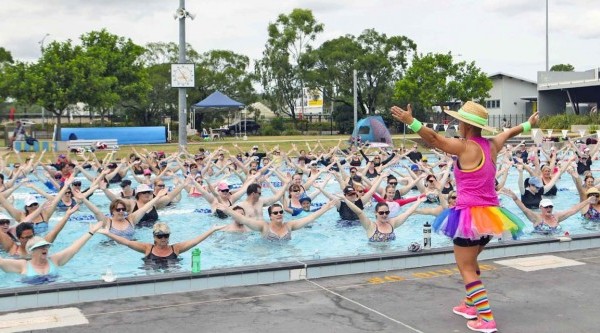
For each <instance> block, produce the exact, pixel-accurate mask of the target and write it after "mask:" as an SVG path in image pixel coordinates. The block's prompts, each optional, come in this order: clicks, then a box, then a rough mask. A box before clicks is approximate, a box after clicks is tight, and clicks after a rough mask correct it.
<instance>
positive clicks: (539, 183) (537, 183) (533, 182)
mask: <svg viewBox="0 0 600 333" xmlns="http://www.w3.org/2000/svg"><path fill="white" fill-rule="evenodd" d="M529 185H533V186H535V187H544V184H543V183H542V180H541V179H539V178H538V177H531V178H529Z"/></svg>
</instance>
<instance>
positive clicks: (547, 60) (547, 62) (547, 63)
mask: <svg viewBox="0 0 600 333" xmlns="http://www.w3.org/2000/svg"><path fill="white" fill-rule="evenodd" d="M548 66H549V57H548V0H546V72H548V71H549V67H548Z"/></svg>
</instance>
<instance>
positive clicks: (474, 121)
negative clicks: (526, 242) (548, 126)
mask: <svg viewBox="0 0 600 333" xmlns="http://www.w3.org/2000/svg"><path fill="white" fill-rule="evenodd" d="M391 112H392V115H393V117H394V118H395V119H396V120H399V121H401V122H403V123H404V124H407V125H408V127H409V128H410V129H411V130H412V131H413V132H415V133H418V134H419V135H420V136H421V137H422V138H423V139H424V140H425V142H427V143H428V144H429V145H431V146H433V147H435V148H438V149H440V150H442V151H444V152H446V153H449V154H452V155H456V156H457V159H456V161H455V162H454V163H455V165H454V176H455V179H456V186H457V189H456V190H457V193H458V199H457V202H456V206H454V207H453V208H449V209H446V210H445V211H444V212H442V213H441V214H440V215H439V216H438V217H437V218H436V220H435V221H434V223H433V225H432V227H433V229H434V231H436V232H440V233H443V234H444V235H446V236H448V237H450V238H452V240H453V243H454V257H455V259H456V265H457V266H458V269H459V271H460V274H461V275H462V278H463V282H464V284H465V289H466V293H467V295H466V297H465V298H464V300H463V301H462V302H461V304H460V305H458V306H455V307H454V308H453V309H452V310H453V312H454V313H456V314H458V315H460V316H463V317H465V318H466V319H474V320H469V321H468V322H467V327H468V328H469V329H471V330H473V331H476V332H484V333H491V332H496V331H497V328H496V321H495V320H494V315H493V313H492V309H491V307H490V304H489V301H488V296H487V291H486V288H485V286H484V285H483V282H481V280H480V277H479V275H480V270H479V263H478V262H477V257H478V256H479V253H481V251H483V249H484V247H485V245H486V244H487V243H489V241H490V240H491V238H492V237H493V236H498V237H500V236H502V233H503V232H504V231H510V232H511V233H512V235H513V237H515V238H516V237H517V236H518V235H519V234H520V233H521V232H522V230H523V227H524V223H523V222H522V221H521V220H520V219H519V218H518V217H516V216H515V215H513V214H512V213H510V212H509V211H508V210H506V209H504V208H502V207H499V201H498V195H497V193H496V190H495V187H494V180H495V175H496V156H497V154H498V152H499V151H500V150H501V149H502V147H503V146H504V143H505V142H506V140H508V139H509V138H511V137H513V136H516V135H518V134H519V133H521V132H527V131H529V130H531V126H532V125H535V124H537V122H538V119H539V117H538V114H537V112H536V113H534V114H533V115H531V117H529V120H528V121H527V122H524V123H522V124H520V125H518V126H515V127H512V128H510V129H508V130H506V131H505V132H503V133H500V134H498V135H496V136H495V137H493V138H490V139H486V138H484V137H482V136H481V131H482V130H486V131H490V132H495V129H494V128H491V127H488V126H487V123H488V112H487V110H486V109H485V108H484V107H483V106H481V105H479V104H477V103H474V102H470V101H469V102H466V103H465V104H464V105H463V106H462V107H461V108H460V109H459V110H458V112H456V111H446V110H444V112H446V113H447V114H449V115H450V116H452V117H453V118H456V119H457V120H458V121H459V127H458V130H459V133H460V135H461V137H462V139H455V138H446V137H443V136H441V135H439V134H437V133H436V132H435V131H433V130H432V129H429V128H427V127H424V126H423V125H422V124H421V122H420V121H418V120H417V119H415V118H414V117H413V115H412V108H411V106H410V104H409V105H408V106H407V108H406V110H404V109H402V108H400V107H397V106H394V107H392V108H391Z"/></svg>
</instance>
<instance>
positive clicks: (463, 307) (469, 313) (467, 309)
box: [452, 301, 477, 319]
mask: <svg viewBox="0 0 600 333" xmlns="http://www.w3.org/2000/svg"><path fill="white" fill-rule="evenodd" d="M452 312H454V313H456V314H457V315H459V316H463V317H464V318H465V319H475V318H477V309H476V308H475V307H474V306H467V304H465V302H464V301H463V302H461V303H460V305H458V306H455V307H453V308H452Z"/></svg>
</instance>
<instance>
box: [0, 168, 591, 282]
mask: <svg viewBox="0 0 600 333" xmlns="http://www.w3.org/2000/svg"><path fill="white" fill-rule="evenodd" d="M433 160H434V158H430V162H432V161H433ZM395 167H398V166H395ZM81 180H82V181H83V182H84V187H83V188H85V185H86V183H87V180H86V179H83V178H81ZM517 180H518V175H517V172H516V169H513V170H511V172H510V174H509V176H508V180H507V182H506V187H508V188H510V189H512V190H513V191H514V192H515V193H517V194H518V193H519V189H518V185H517ZM229 181H230V184H236V178H234V177H231V178H230V179H229ZM272 182H273V183H274V185H275V186H281V184H280V183H279V181H278V180H277V179H275V178H273V179H272ZM166 183H167V184H171V185H172V182H171V181H170V180H166ZM237 183H239V180H237ZM36 185H37V186H38V187H40V188H41V187H43V185H42V184H40V183H37V184H36ZM557 187H558V189H559V192H558V196H557V198H552V197H550V198H551V199H553V201H554V205H555V208H554V210H555V212H556V211H562V210H565V209H568V208H569V207H571V206H572V205H574V204H576V203H578V201H579V196H578V195H577V190H576V188H575V185H574V184H573V182H572V180H571V177H570V176H569V175H567V174H564V175H563V176H562V177H561V179H560V180H559V182H558V184H557ZM111 189H112V190H113V191H118V190H119V188H118V185H111ZM326 189H328V190H329V191H330V192H331V193H340V192H341V190H340V187H339V185H338V184H337V183H336V182H335V180H334V179H332V180H331V181H330V182H329V183H328V184H327V186H326ZM309 192H312V190H309ZM28 194H29V189H27V188H21V189H19V190H18V191H17V192H16V193H15V194H14V196H15V199H16V201H15V202H16V204H15V206H16V207H21V206H22V204H21V203H22V200H23V199H24V198H25V196H27V195H28ZM270 194H271V193H270V191H269V190H268V189H267V188H264V189H263V197H267V196H269V195H270ZM413 195H417V192H416V191H411V192H410V193H409V194H408V195H407V196H408V197H410V196H413ZM500 198H501V204H502V205H504V206H505V207H506V208H508V209H509V210H511V211H512V212H513V213H515V214H516V215H517V216H519V217H521V219H522V220H523V221H524V222H525V224H526V225H527V228H526V229H525V234H524V235H523V236H522V238H536V237H547V236H544V235H538V234H533V233H532V231H533V228H532V227H531V223H529V222H528V220H527V219H526V218H525V216H524V214H523V213H522V212H521V211H520V210H519V209H518V208H517V207H516V205H515V204H514V202H513V201H512V200H511V199H510V198H508V197H505V196H501V197H500ZM92 202H94V203H95V204H96V205H97V206H98V207H100V209H101V210H102V211H103V212H107V213H108V205H109V201H108V199H107V198H106V196H105V195H104V193H103V192H101V191H96V193H95V194H94V196H93V197H92ZM325 202H327V198H325V197H324V196H322V195H319V196H317V197H316V198H315V199H314V200H313V205H314V206H315V208H316V207H318V206H319V205H322V204H323V203H325ZM422 205H423V206H427V205H428V204H426V203H424V204H422ZM373 207H374V204H369V205H368V207H365V210H366V212H367V215H368V216H369V217H370V218H372V219H374V212H373V211H374V209H373ZM209 208H210V207H209V205H208V204H207V203H206V201H204V199H201V198H191V197H188V196H187V193H186V192H185V191H184V192H182V200H181V202H179V203H177V204H176V205H173V207H168V208H166V209H163V210H160V211H159V216H160V221H162V222H167V223H168V224H169V226H170V228H171V232H172V233H171V239H170V241H171V244H174V243H176V242H179V241H184V240H187V239H190V238H193V237H195V236H196V235H199V234H201V233H203V232H204V231H206V230H208V229H209V228H210V227H211V226H212V225H215V224H217V225H220V224H227V223H229V222H230V220H229V219H227V220H220V219H218V218H216V217H214V216H212V215H210V214H209V213H208V211H209ZM63 214H64V213H63V212H60V211H57V212H56V213H55V214H54V216H53V217H52V218H51V219H50V228H52V227H53V225H54V224H56V222H57V221H58V220H59V219H60V217H61V216H62V215H63ZM265 219H266V220H267V221H268V219H267V216H266V208H265ZM285 219H286V220H290V216H289V215H286V216H285ZM338 220H339V214H338V213H337V211H336V210H335V209H331V210H330V211H328V212H327V213H325V214H324V215H323V216H322V217H321V218H319V219H318V221H316V222H314V223H312V224H311V225H310V227H309V228H304V229H300V230H296V231H294V232H293V233H292V240H291V241H288V242H282V243H278V242H268V241H265V240H263V239H262V238H261V237H260V234H259V233H257V232H250V233H245V234H231V233H224V232H217V233H215V234H213V235H212V236H211V237H209V238H208V239H206V240H205V241H204V242H202V243H200V244H199V245H198V247H199V248H200V249H201V250H202V255H201V267H202V269H216V268H229V267H241V266H248V265H258V264H269V263H274V262H295V261H304V260H310V259H324V258H333V257H341V256H356V255H363V254H377V253H381V254H383V253H390V252H397V251H406V250H407V247H408V245H409V244H410V243H412V242H419V243H421V244H422V242H423V224H424V223H426V222H431V221H432V220H433V217H432V216H422V215H413V216H411V217H410V218H409V219H408V220H407V221H406V222H405V223H404V224H403V225H402V226H400V227H399V228H398V229H396V230H395V232H396V236H397V238H396V240H395V241H392V242H389V243H383V244H378V243H370V242H368V240H367V236H366V233H365V231H364V229H363V228H362V226H360V225H358V226H353V227H341V226H340V225H338V224H337V221H338ZM93 222H95V220H94V219H93V215H91V212H90V211H89V210H88V209H87V208H86V207H81V208H80V210H79V212H77V213H75V214H74V216H73V217H72V218H71V220H70V221H69V222H68V223H67V225H66V226H65V228H64V229H63V231H62V232H61V233H60V234H59V236H58V238H57V240H56V241H55V242H54V245H53V247H52V248H51V250H50V254H52V253H53V252H57V251H60V250H61V249H63V248H65V247H67V246H68V245H70V244H71V243H72V241H73V240H75V239H77V238H79V237H80V236H81V235H83V234H84V233H86V232H87V230H88V225H89V224H90V223H93ZM561 225H562V233H564V232H565V231H568V232H569V233H570V234H572V235H574V234H584V233H589V232H597V231H599V230H600V223H589V222H586V221H585V220H584V219H582V218H581V217H580V214H575V215H574V216H572V217H570V218H569V219H567V220H565V221H563V222H562V223H561ZM135 237H136V239H137V240H139V241H142V242H152V241H153V237H152V231H151V229H150V228H141V229H137V230H136V236H135ZM494 241H497V240H494ZM449 245H451V241H450V240H449V239H448V238H446V237H445V236H441V235H438V234H433V235H432V246H433V247H444V246H449ZM2 256H3V257H6V254H2ZM142 257H143V254H141V253H139V252H136V251H133V250H131V249H129V248H127V247H126V246H123V245H118V244H116V243H114V242H112V241H109V240H108V238H107V237H106V236H104V235H100V234H98V235H95V236H94V237H93V238H92V239H91V240H90V241H89V242H88V243H87V244H86V245H85V246H84V247H83V249H82V250H81V251H80V253H78V254H77V255H75V257H74V258H73V259H71V261H70V262H69V263H68V264H67V265H66V266H63V267H61V268H60V269H59V271H60V275H59V277H58V278H57V280H56V281H57V282H77V281H89V280H98V279H101V276H102V275H103V274H104V273H105V272H106V270H107V269H111V270H112V271H113V273H114V274H115V275H116V276H117V278H119V277H133V276H142V275H150V274H162V273H165V272H178V271H190V270H191V250H190V251H188V252H185V253H183V254H182V255H181V256H180V257H181V260H180V261H179V262H177V263H175V264H172V265H169V266H167V267H162V268H155V267H150V266H146V265H145V264H144V261H143V260H142ZM0 277H1V278H0V288H7V287H18V286H23V285H25V284H24V283H23V282H22V280H21V276H20V275H18V274H7V273H3V272H0Z"/></svg>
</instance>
